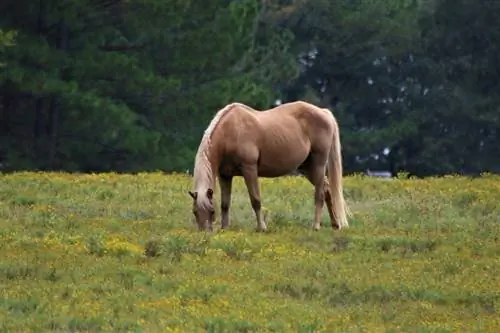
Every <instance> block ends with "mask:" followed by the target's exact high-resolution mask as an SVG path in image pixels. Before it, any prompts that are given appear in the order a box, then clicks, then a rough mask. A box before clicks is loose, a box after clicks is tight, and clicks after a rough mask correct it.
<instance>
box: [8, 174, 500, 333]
mask: <svg viewBox="0 0 500 333" xmlns="http://www.w3.org/2000/svg"><path fill="white" fill-rule="evenodd" d="M190 186H191V183H190V177H189V176H187V175H164V174H161V173H142V174H136V175H123V174H122V175H119V174H114V173H105V174H66V173H29V172H22V173H14V174H3V175H0V256H1V257H0V258H1V260H0V328H1V330H2V332H16V333H17V332H51V331H55V332H304V333H305V332H350V333H354V332H370V333H377V332H421V333H424V332H426V333H427V332H429V333H430V332H436V333H437V332H442V333H444V332H471V333H472V332H500V319H499V318H500V241H499V237H500V176H495V175H483V176H482V177H479V178H474V179H471V178H465V177H459V176H448V177H442V178H428V179H404V178H399V179H392V180H382V179H373V178H367V177H362V176H352V177H346V178H345V192H346V198H347V202H348V204H349V206H350V209H351V211H352V213H353V217H352V218H351V220H350V227H349V228H348V229H343V230H341V231H340V232H338V231H336V232H335V231H333V230H332V228H331V227H330V224H329V220H328V214H327V212H326V209H325V212H324V214H323V224H322V228H321V230H320V231H317V232H315V231H313V230H312V228H311V223H312V218H313V199H312V193H313V188H312V186H311V185H310V184H309V183H308V182H307V181H306V180H305V179H304V178H302V177H285V178H278V179H261V188H262V198H263V205H264V207H265V211H266V215H267V219H268V223H269V227H268V231H267V232H266V233H262V234H261V233H256V232H255V231H254V230H255V226H256V224H255V220H254V217H253V212H252V210H251V207H250V204H249V199H248V195H247V192H246V189H245V187H244V184H243V181H242V180H241V179H237V180H236V183H235V185H234V190H233V201H232V207H231V223H232V224H231V227H230V229H229V230H227V231H224V232H214V233H213V234H206V233H203V232H198V231H197V229H196V227H195V225H194V222H193V220H192V215H191V199H190V197H189V196H188V194H187V191H188V190H189V189H190ZM216 195H217V202H219V198H218V195H219V191H218V190H217V191H216ZM217 216H218V217H219V215H218V214H217ZM217 226H218V225H217Z"/></svg>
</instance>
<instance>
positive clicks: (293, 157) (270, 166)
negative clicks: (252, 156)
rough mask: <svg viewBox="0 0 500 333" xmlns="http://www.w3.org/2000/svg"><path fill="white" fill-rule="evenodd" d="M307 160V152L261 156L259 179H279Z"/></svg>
mask: <svg viewBox="0 0 500 333" xmlns="http://www.w3.org/2000/svg"><path fill="white" fill-rule="evenodd" d="M306 158H307V152H303V153H301V154H298V153H297V152H296V153H294V154H274V155H267V154H266V155H261V159H260V161H259V168H258V170H259V177H280V176H283V175H286V174H289V173H291V172H293V171H295V170H296V169H297V168H298V167H299V166H300V165H301V164H302V163H303V162H304V161H305V159H306Z"/></svg>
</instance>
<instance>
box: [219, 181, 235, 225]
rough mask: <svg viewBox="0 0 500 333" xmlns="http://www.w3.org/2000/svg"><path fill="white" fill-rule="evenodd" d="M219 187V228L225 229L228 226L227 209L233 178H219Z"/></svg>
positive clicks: (229, 203) (229, 202)
mask: <svg viewBox="0 0 500 333" xmlns="http://www.w3.org/2000/svg"><path fill="white" fill-rule="evenodd" d="M219 185H220V198H221V200H220V210H221V222H220V223H221V228H222V229H226V228H227V227H228V226H229V207H230V206H231V188H232V185H233V177H232V176H229V177H224V176H220V177H219Z"/></svg>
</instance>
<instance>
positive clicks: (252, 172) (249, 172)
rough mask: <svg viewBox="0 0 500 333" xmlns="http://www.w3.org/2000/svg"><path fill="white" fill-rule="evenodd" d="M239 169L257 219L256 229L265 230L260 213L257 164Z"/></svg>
mask: <svg viewBox="0 0 500 333" xmlns="http://www.w3.org/2000/svg"><path fill="white" fill-rule="evenodd" d="M241 171H242V174H243V178H244V179H245V185H246V186H247V189H248V194H249V196H250V202H251V204H252V208H253V211H254V213H255V217H256V219H257V231H265V230H266V228H267V227H266V223H265V222H264V220H263V218H262V215H261V201H260V189H259V177H258V171H257V165H256V164H249V165H244V166H242V170H241Z"/></svg>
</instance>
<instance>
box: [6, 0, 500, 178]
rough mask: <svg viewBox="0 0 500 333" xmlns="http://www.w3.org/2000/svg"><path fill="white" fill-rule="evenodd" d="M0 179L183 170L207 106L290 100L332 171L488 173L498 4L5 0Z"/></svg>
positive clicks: (494, 129)
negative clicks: (336, 150) (317, 132)
mask: <svg viewBox="0 0 500 333" xmlns="http://www.w3.org/2000/svg"><path fill="white" fill-rule="evenodd" d="M0 10H1V13H2V14H0V170H2V169H3V170H4V171H9V170H67V171H110V170H113V171H118V172H134V171H150V170H164V171H166V172H171V171H184V170H186V169H191V168H192V164H193V159H194V155H195V152H196V149H197V146H198V144H199V141H200V138H201V136H202V134H203V130H204V129H205V128H206V126H207V125H208V122H209V121H210V119H211V118H212V117H213V115H214V114H215V112H216V111H217V110H218V109H220V108H221V107H223V106H224V105H225V104H227V103H230V102H233V101H239V102H242V103H246V104H248V105H250V106H252V107H254V108H256V109H267V108H271V107H273V106H274V105H275V104H276V101H281V102H283V103H284V102H288V101H293V100H298V99H301V100H306V101H309V102H312V103H314V104H317V105H319V106H322V107H328V108H329V109H331V110H332V111H333V113H334V115H335V116H336V117H337V119H338V121H339V124H340V130H341V138H342V145H343V155H344V168H345V171H346V173H350V172H360V171H364V170H366V169H388V170H390V171H391V172H393V173H396V172H399V171H407V172H410V173H412V174H415V175H418V176H427V175H438V174H447V173H466V174H478V173H480V172H486V171H487V172H499V171H500V151H499V142H500V140H499V133H500V116H499V115H500V113H499V111H498V100H499V99H500V94H497V93H496V92H497V91H498V85H499V82H498V81H497V80H496V77H497V73H498V69H497V67H498V66H500V61H499V59H498V58H499V52H498V47H499V45H500V44H499V42H500V21H499V22H497V21H498V20H497V19H496V17H498V16H500V3H499V4H497V3H496V2H495V1H480V0H453V1H452V0H386V1H369V0H361V1H352V0H338V1H328V0H296V1H291V0H289V1H283V0H281V1H280V0H203V1H197V0H162V1H160V0H139V1H126V0H78V1H76V0H36V1H33V0H17V1H13V0H5V1H3V2H2V4H0Z"/></svg>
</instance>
